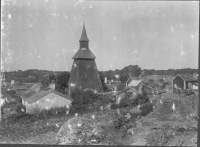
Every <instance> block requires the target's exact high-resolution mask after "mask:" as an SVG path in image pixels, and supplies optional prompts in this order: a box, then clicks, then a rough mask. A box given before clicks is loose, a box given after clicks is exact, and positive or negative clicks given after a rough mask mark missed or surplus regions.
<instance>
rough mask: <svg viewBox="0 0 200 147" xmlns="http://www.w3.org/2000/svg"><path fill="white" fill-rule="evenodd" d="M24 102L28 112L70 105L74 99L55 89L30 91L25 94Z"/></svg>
mask: <svg viewBox="0 0 200 147" xmlns="http://www.w3.org/2000/svg"><path fill="white" fill-rule="evenodd" d="M21 98H22V103H23V105H24V106H25V107H26V113H35V112H36V111H41V110H44V109H46V110H49V109H51V108H57V107H69V106H70V105H71V103H72V99H70V97H69V96H67V95H64V94H62V93H60V92H57V91H55V90H53V89H50V90H40V91H38V92H37V91H30V92H28V93H26V94H24V95H23V96H21Z"/></svg>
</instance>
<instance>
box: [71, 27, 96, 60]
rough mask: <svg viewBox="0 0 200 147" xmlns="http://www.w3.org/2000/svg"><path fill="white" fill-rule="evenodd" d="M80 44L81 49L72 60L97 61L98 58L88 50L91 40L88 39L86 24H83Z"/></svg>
mask: <svg viewBox="0 0 200 147" xmlns="http://www.w3.org/2000/svg"><path fill="white" fill-rule="evenodd" d="M79 42H80V49H79V50H78V51H77V53H76V54H75V55H74V56H73V58H72V59H96V56H95V55H94V54H93V53H92V52H91V51H90V49H89V48H88V42H89V39H88V38H87V34H86V29H85V24H83V31H82V35H81V39H80V40H79ZM81 42H86V43H83V44H82V43H81Z"/></svg>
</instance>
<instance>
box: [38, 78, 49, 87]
mask: <svg viewBox="0 0 200 147" xmlns="http://www.w3.org/2000/svg"><path fill="white" fill-rule="evenodd" d="M40 83H41V84H42V89H47V88H48V87H49V84H50V82H49V79H48V78H43V79H42V80H41V82H40Z"/></svg>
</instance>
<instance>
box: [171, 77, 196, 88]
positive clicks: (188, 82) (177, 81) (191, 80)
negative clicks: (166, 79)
mask: <svg viewBox="0 0 200 147" xmlns="http://www.w3.org/2000/svg"><path fill="white" fill-rule="evenodd" d="M172 86H173V90H174V92H176V91H177V89H178V90H179V91H180V92H181V91H183V90H187V89H192V90H196V89H198V79H197V78H195V77H194V76H193V75H192V74H178V75H176V76H175V77H174V78H173V80H172Z"/></svg>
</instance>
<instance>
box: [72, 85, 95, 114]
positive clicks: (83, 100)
mask: <svg viewBox="0 0 200 147" xmlns="http://www.w3.org/2000/svg"><path fill="white" fill-rule="evenodd" d="M71 96H72V99H73V101H72V107H71V108H70V112H71V113H85V112H88V111H91V109H90V108H94V107H95V106H94V103H95V102H96V101H97V100H98V96H97V95H96V94H95V93H93V91H90V90H88V91H81V90H79V89H76V90H74V91H73V92H72V94H71ZM90 106H91V107H90Z"/></svg>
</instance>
